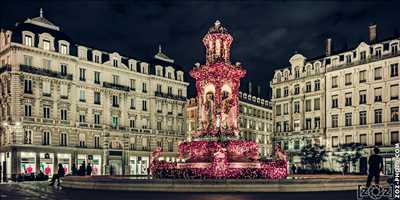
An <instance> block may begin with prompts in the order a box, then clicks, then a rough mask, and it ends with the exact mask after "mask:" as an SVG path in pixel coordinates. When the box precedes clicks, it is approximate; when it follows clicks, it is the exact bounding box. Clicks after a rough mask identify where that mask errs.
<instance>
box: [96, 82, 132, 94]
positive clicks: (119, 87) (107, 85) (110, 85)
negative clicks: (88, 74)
mask: <svg viewBox="0 0 400 200" xmlns="http://www.w3.org/2000/svg"><path fill="white" fill-rule="evenodd" d="M103 87H105V88H110V89H115V90H121V91H125V92H129V91H130V88H129V87H128V86H124V85H119V84H114V83H109V82H103Z"/></svg>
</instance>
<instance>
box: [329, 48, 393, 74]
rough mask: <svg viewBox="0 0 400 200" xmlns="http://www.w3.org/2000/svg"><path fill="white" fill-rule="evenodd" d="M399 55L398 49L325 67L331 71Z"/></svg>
mask: <svg viewBox="0 0 400 200" xmlns="http://www.w3.org/2000/svg"><path fill="white" fill-rule="evenodd" d="M398 55H400V51H399V52H395V53H388V54H384V55H381V56H371V57H369V58H367V59H364V60H357V61H353V62H349V63H344V64H340V65H333V66H332V65H331V66H330V67H328V68H327V72H331V71H334V70H338V69H343V68H348V67H352V66H356V65H361V64H367V63H371V62H375V61H378V60H384V59H388V58H393V57H396V56H398Z"/></svg>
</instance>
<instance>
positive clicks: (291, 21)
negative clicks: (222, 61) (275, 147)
mask: <svg viewBox="0 0 400 200" xmlns="http://www.w3.org/2000/svg"><path fill="white" fill-rule="evenodd" d="M40 7H43V9H44V16H45V17H46V18H47V19H49V20H50V21H52V22H53V23H55V24H56V25H58V26H60V27H61V28H62V30H63V31H64V32H66V33H67V34H68V35H69V36H70V37H71V38H72V39H73V40H75V41H76V42H78V43H81V44H84V45H86V46H89V47H93V48H97V49H102V50H105V51H109V52H113V51H117V52H119V53H120V54H121V55H124V56H128V57H132V58H137V59H139V60H140V59H147V58H150V57H151V56H153V55H154V54H155V53H156V51H157V46H158V44H162V46H163V49H164V52H165V53H166V54H167V55H169V56H170V57H172V58H173V59H175V61H176V62H177V63H178V64H180V65H182V66H183V67H184V68H185V70H186V72H188V71H189V70H190V69H191V68H192V66H193V65H194V63H196V62H200V63H204V47H203V45H202V43H201V39H202V37H203V36H204V34H205V33H206V32H207V30H208V28H209V27H210V26H211V25H212V24H213V23H214V21H215V20H216V19H220V20H221V22H222V24H223V25H224V26H225V27H226V28H227V29H228V31H230V33H231V34H232V36H233V38H234V42H233V44H232V56H231V60H232V62H233V63H235V62H236V61H240V62H241V63H242V65H243V66H244V67H245V68H246V69H247V71H248V74H247V77H246V80H244V81H242V86H245V87H246V88H247V81H248V80H251V81H252V82H253V85H261V87H262V88H263V89H262V90H263V91H262V92H263V93H264V94H266V92H267V91H268V90H269V81H270V80H271V78H272V76H273V71H274V69H277V68H282V67H286V66H288V64H289V62H288V60H289V58H290V57H291V56H292V55H293V54H294V52H295V51H297V52H299V53H301V54H303V55H304V56H305V57H308V58H312V57H316V56H319V55H321V54H323V52H324V41H325V39H326V38H327V37H332V38H333V46H334V49H336V50H340V49H341V48H343V47H345V46H346V45H347V46H348V47H352V46H356V45H357V44H358V43H359V42H360V41H361V40H366V39H367V30H368V25H369V24H371V23H376V24H377V25H378V38H380V39H382V38H386V37H391V36H393V34H395V33H396V32H398V31H396V30H398V29H399V28H400V23H399V20H398V19H399V16H400V15H399V11H398V8H399V3H397V2H396V1H350V2H341V1H319V2H317V1H251V2H245V1H215V2H214V1H176V2H170V1H168V2H166V1H86V2H83V1H23V2H20V1H16V0H14V1H6V2H4V1H2V5H1V6H0V27H10V26H13V25H14V24H15V23H16V22H23V21H24V20H25V19H26V18H28V17H31V18H32V17H36V16H38V15H39V8H40ZM190 82H191V87H189V94H191V95H193V94H194V88H193V81H192V80H190ZM245 87H243V88H245ZM243 90H244V89H243ZM246 90H247V89H246ZM253 91H255V89H253Z"/></svg>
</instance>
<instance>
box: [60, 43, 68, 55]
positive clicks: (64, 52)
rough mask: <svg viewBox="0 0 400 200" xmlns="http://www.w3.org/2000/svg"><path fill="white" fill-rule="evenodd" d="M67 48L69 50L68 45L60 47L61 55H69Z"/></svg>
mask: <svg viewBox="0 0 400 200" xmlns="http://www.w3.org/2000/svg"><path fill="white" fill-rule="evenodd" d="M67 48H68V47H67V45H65V44H61V46H60V53H61V54H64V55H67V54H68V50H67Z"/></svg>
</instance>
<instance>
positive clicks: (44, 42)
mask: <svg viewBox="0 0 400 200" xmlns="http://www.w3.org/2000/svg"><path fill="white" fill-rule="evenodd" d="M43 49H44V50H46V51H50V41H48V40H43Z"/></svg>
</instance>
